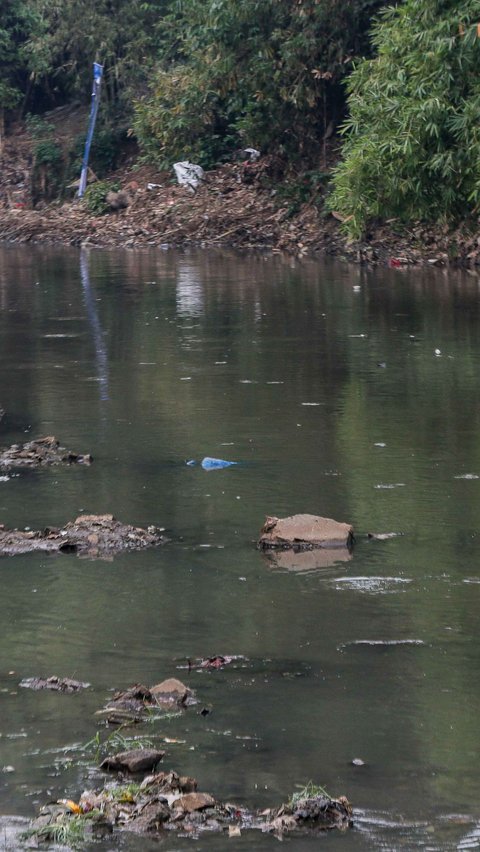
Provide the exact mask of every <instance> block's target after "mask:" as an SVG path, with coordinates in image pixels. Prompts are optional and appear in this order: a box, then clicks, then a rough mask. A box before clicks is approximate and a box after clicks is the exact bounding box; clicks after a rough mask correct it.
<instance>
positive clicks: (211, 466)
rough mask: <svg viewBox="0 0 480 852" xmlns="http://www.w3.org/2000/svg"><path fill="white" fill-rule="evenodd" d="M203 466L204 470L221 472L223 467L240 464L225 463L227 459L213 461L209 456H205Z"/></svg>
mask: <svg viewBox="0 0 480 852" xmlns="http://www.w3.org/2000/svg"><path fill="white" fill-rule="evenodd" d="M201 464H202V467H203V469H204V470H219V469H220V468H222V467H231V466H232V465H233V464H238V462H234V461H225V459H212V458H210V457H209V456H205V458H204V459H202V463H201Z"/></svg>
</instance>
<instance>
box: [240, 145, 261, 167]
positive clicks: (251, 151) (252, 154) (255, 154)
mask: <svg viewBox="0 0 480 852" xmlns="http://www.w3.org/2000/svg"><path fill="white" fill-rule="evenodd" d="M243 150H244V152H245V154H248V159H249V160H250V162H251V163H256V162H257V160H259V159H260V151H257V149H256V148H244V149H243Z"/></svg>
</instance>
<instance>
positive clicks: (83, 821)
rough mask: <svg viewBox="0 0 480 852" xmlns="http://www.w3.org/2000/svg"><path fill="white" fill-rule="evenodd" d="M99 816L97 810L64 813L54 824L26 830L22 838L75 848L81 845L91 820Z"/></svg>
mask: <svg viewBox="0 0 480 852" xmlns="http://www.w3.org/2000/svg"><path fill="white" fill-rule="evenodd" d="M99 816H100V812H99V811H98V810H92V811H89V813H87V814H68V813H65V814H63V815H61V816H60V817H58V818H57V820H56V821H55V822H52V823H50V824H48V825H43V826H41V827H39V828H31V829H28V830H27V831H26V832H25V833H24V834H23V837H24V838H25V839H29V838H32V837H33V838H36V840H37V841H39V842H40V843H55V844H58V845H59V846H70V847H72V848H75V847H78V846H79V845H80V844H82V843H83V841H84V840H85V832H86V829H87V827H88V826H89V825H90V824H91V822H92V820H94V819H96V818H98V817H99Z"/></svg>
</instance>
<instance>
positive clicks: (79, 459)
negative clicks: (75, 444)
mask: <svg viewBox="0 0 480 852" xmlns="http://www.w3.org/2000/svg"><path fill="white" fill-rule="evenodd" d="M0 417H1V415H0ZM92 461H93V458H92V456H91V455H90V454H89V453H74V452H72V451H71V450H66V449H65V447H61V446H60V442H59V441H58V440H57V439H56V438H55V436H54V435H48V436H46V437H44V438H37V439H36V440H34V441H27V442H26V443H24V444H12V446H11V447H8V449H6V450H0V466H1V467H7V468H10V467H43V466H45V465H53V464H86V465H89V464H91V463H92Z"/></svg>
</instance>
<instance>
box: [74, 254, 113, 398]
mask: <svg viewBox="0 0 480 852" xmlns="http://www.w3.org/2000/svg"><path fill="white" fill-rule="evenodd" d="M80 278H81V279H82V287H83V296H84V299H85V306H86V308H87V316H88V322H89V325H90V328H91V330H92V334H93V342H94V344H95V360H96V362H97V373H98V382H99V385H100V399H101V400H102V402H103V401H104V400H106V399H108V353H107V348H106V346H105V342H104V338H103V330H102V326H101V325H100V319H99V316H98V311H97V306H96V303H95V297H94V294H93V293H92V285H91V284H90V272H89V268H88V254H87V253H86V251H85V249H81V251H80Z"/></svg>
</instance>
